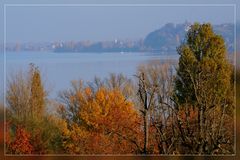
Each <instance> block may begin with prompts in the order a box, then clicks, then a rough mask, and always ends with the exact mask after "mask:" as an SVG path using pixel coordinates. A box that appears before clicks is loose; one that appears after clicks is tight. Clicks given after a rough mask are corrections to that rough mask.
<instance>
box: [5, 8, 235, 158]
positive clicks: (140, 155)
mask: <svg viewBox="0 0 240 160" xmlns="http://www.w3.org/2000/svg"><path fill="white" fill-rule="evenodd" d="M7 7H233V9H234V15H233V18H234V66H235V68H234V69H235V70H234V101H235V108H234V113H235V114H234V154H229V155H224V154H222V155H197V154H183V155H166V154H147V155H144V154H78V155H71V154H43V155H41V154H22V155H21V154H20V155H13V154H7V153H6V143H5V140H6V135H5V133H6V124H5V122H6V109H5V106H6V80H7V78H6V42H7V41H6V40H7V36H6V34H7V27H6V25H7V12H6V11H7ZM3 22H4V45H3V46H4V83H3V85H4V89H3V90H4V93H3V97H4V141H3V142H4V156H9V157H15V156H16V157H18V156H66V157H76V156H78V157H79V156H82V157H84V156H86V157H89V156H103V157H111V156H120V157H122V156H135V157H142V156H143V157H144V156H146V157H149V156H166V157H169V156H170V157H171V156H173V157H176V156H177V157H178V156H180V157H183V156H198V157H205V156H207V157H209V156H210V157H211V156H216V157H219V156H220V157H221V156H226V157H232V156H236V152H237V147H236V143H237V139H236V136H237V135H236V129H237V124H236V107H237V102H236V100H237V99H236V92H237V90H236V68H237V66H236V65H237V60H236V59H237V35H236V33H237V6H236V4H64V3H61V4H4V20H3Z"/></svg>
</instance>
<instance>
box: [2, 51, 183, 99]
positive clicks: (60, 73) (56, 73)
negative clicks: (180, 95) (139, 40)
mask: <svg viewBox="0 0 240 160" xmlns="http://www.w3.org/2000/svg"><path fill="white" fill-rule="evenodd" d="M178 57H179V56H178V55H175V54H170V55H161V54H151V53H50V52H14V53H6V76H7V77H8V76H9V75H11V74H12V73H16V72H17V71H19V70H23V71H27V70H28V67H29V64H30V63H34V64H35V65H36V66H38V67H39V69H40V71H41V74H42V79H43V82H44V85H45V86H46V87H47V88H50V96H51V97H56V95H57V93H58V92H59V91H60V90H63V89H67V88H69V87H70V82H71V81H72V80H79V79H82V80H84V81H92V80H93V79H94V77H95V76H98V77H100V78H105V77H107V76H108V75H109V74H110V73H123V74H124V75H126V76H128V77H129V78H132V77H133V75H134V74H135V73H136V70H137V67H138V65H140V64H142V63H149V61H151V60H162V61H164V60H167V59H173V60H177V59H178ZM3 59H4V56H3V54H0V60H1V61H0V65H1V71H0V75H2V76H1V77H3V76H4V73H3V69H2V67H3ZM2 83H3V78H1V84H2ZM0 88H1V90H2V85H1V87H0Z"/></svg>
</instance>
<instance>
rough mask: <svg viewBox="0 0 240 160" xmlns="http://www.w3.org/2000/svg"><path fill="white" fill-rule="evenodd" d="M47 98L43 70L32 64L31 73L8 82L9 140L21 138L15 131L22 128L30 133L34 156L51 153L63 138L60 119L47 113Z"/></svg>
mask: <svg viewBox="0 0 240 160" xmlns="http://www.w3.org/2000/svg"><path fill="white" fill-rule="evenodd" d="M46 96H47V94H46V91H45V89H44V86H43V84H42V81H41V74H40V71H39V69H38V68H37V67H35V66H34V65H33V64H30V70H29V72H28V73H24V72H17V74H15V75H12V77H10V79H9V80H8V88H7V95H6V98H7V107H6V109H7V122H8V123H9V124H10V126H9V131H10V132H11V133H12V135H11V137H9V138H10V140H11V139H15V138H16V137H17V136H18V135H17V133H18V132H15V128H16V127H18V126H22V127H23V128H24V130H25V131H26V132H27V133H28V134H30V136H29V141H30V143H31V145H32V150H31V153H34V154H42V153H52V152H53V150H54V151H55V150H56V148H57V147H59V144H58V142H59V141H60V140H58V142H57V141H56V140H57V139H60V138H59V137H60V131H59V130H60V129H59V128H60V127H58V119H56V117H54V116H49V115H48V114H46V107H47V98H46ZM21 133H23V132H21ZM18 138H19V141H25V140H24V139H22V140H21V138H24V137H23V136H20V137H18ZM57 145H58V146H57ZM8 152H9V153H11V151H8ZM12 153H13V151H12ZM14 153H15V152H14Z"/></svg>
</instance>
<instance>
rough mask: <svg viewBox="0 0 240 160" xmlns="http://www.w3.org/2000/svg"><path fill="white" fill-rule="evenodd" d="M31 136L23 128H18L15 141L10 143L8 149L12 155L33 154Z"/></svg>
mask: <svg viewBox="0 0 240 160" xmlns="http://www.w3.org/2000/svg"><path fill="white" fill-rule="evenodd" d="M30 138H31V136H30V134H29V133H28V132H27V131H26V130H25V129H24V128H22V127H19V126H18V127H17V129H16V135H15V139H14V140H13V141H12V142H9V139H8V142H7V143H8V144H9V146H8V149H9V151H10V153H12V154H31V153H32V151H33V146H32V145H31V144H30Z"/></svg>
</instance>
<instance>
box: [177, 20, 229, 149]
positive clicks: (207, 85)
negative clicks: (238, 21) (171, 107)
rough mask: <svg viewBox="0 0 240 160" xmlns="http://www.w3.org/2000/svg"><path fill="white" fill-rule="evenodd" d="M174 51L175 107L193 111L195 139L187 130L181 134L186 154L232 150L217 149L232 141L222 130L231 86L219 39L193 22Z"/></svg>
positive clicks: (226, 115)
mask: <svg viewBox="0 0 240 160" xmlns="http://www.w3.org/2000/svg"><path fill="white" fill-rule="evenodd" d="M177 51H178V53H179V55H180V58H179V68H178V69H177V79H176V82H175V83H176V85H175V101H177V102H178V105H176V109H177V110H187V112H186V113H187V115H188V116H189V114H190V112H191V111H192V112H193V111H196V112H197V113H196V116H197V123H196V124H197V126H196V127H197V129H198V130H197V134H194V137H196V138H193V134H192V136H190V134H191V133H190V132H189V134H185V135H182V141H183V143H184V144H185V145H186V146H187V144H188V146H189V149H190V150H191V152H190V153H198V154H213V153H216V152H220V153H229V152H232V149H231V147H230V148H228V150H226V148H225V149H224V148H221V147H222V146H224V145H228V143H232V140H233V139H232V136H231V135H228V136H227V133H226V132H225V131H226V124H225V122H226V119H227V118H231V117H232V116H231V115H232V114H231V113H232V109H233V92H232V90H233V85H232V84H231V73H232V69H231V67H230V64H229V62H228V60H227V58H226V53H227V52H226V47H225V44H224V40H223V38H222V37H221V36H220V35H217V34H215V33H214V32H213V29H212V26H211V25H210V24H202V25H201V24H198V23H195V24H194V25H192V26H191V28H190V30H189V31H188V32H187V36H186V41H185V42H184V43H183V44H182V45H180V47H179V48H178V50H177ZM183 122H184V121H182V122H181V123H183ZM196 127H195V128H196ZM230 130H231V127H230ZM183 134H184V132H183ZM229 136H230V137H229ZM189 144H191V145H189Z"/></svg>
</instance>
